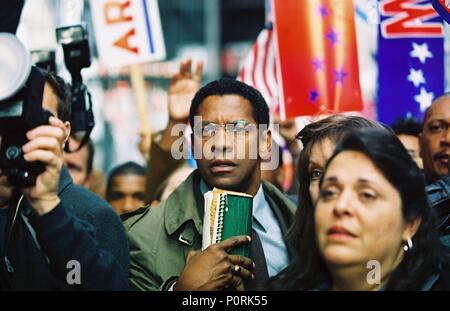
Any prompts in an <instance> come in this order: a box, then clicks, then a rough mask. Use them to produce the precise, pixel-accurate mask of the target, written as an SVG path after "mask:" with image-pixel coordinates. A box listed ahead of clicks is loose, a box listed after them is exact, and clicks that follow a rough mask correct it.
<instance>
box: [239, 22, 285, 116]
mask: <svg viewBox="0 0 450 311" xmlns="http://www.w3.org/2000/svg"><path fill="white" fill-rule="evenodd" d="M274 53H275V49H274V39H273V30H272V29H269V28H265V29H263V30H262V31H261V33H260V34H259V35H258V38H257V39H256V42H255V44H254V45H253V47H252V50H251V52H250V53H249V54H248V55H247V57H246V58H245V60H244V63H243V65H242V67H241V70H240V71H239V75H238V76H237V80H239V81H242V82H244V83H246V84H248V85H251V86H253V87H254V88H255V89H257V90H258V91H260V92H261V94H262V96H263V97H264V99H265V100H266V102H267V104H268V105H269V107H271V108H275V107H276V106H277V103H278V83H277V76H276V75H277V72H276V61H275V54H274Z"/></svg>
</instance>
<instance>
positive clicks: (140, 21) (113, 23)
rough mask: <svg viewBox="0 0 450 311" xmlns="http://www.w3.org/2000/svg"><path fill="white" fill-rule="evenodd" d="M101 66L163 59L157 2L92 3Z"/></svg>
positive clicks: (109, 0) (107, 0) (100, 0)
mask: <svg viewBox="0 0 450 311" xmlns="http://www.w3.org/2000/svg"><path fill="white" fill-rule="evenodd" d="M90 4H91V10H92V18H93V23H94V29H95V34H96V44H97V48H98V51H99V56H100V62H101V63H102V64H103V65H105V66H106V67H110V68H112V67H120V66H128V65H132V64H138V63H145V62H150V61H158V60H162V59H164V58H165V57H166V50H165V46H164V36H163V33H162V28H161V20H160V17H159V8H158V1H157V0H91V2H90Z"/></svg>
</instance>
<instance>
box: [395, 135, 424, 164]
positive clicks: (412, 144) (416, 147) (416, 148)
mask: <svg viewBox="0 0 450 311" xmlns="http://www.w3.org/2000/svg"><path fill="white" fill-rule="evenodd" d="M397 137H398V139H400V141H401V142H402V144H403V146H404V147H405V149H406V150H407V151H408V153H409V155H410V156H411V158H413V160H414V161H415V162H416V163H417V166H418V167H419V168H420V169H421V170H423V161H422V158H421V157H420V144H419V137H417V136H413V135H405V134H400V135H397Z"/></svg>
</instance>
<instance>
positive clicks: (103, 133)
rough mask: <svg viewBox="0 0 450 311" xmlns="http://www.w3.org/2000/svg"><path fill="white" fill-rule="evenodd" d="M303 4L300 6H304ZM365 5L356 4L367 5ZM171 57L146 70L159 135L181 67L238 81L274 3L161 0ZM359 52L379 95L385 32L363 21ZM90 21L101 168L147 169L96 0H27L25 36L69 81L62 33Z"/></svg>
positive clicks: (123, 72) (367, 84)
mask: <svg viewBox="0 0 450 311" xmlns="http://www.w3.org/2000/svg"><path fill="white" fill-rule="evenodd" d="M299 1H300V0H299ZM364 1H365V0H355V1H354V2H355V3H356V5H360V6H364V3H365V2H364ZM158 4H159V10H160V15H161V23H162V28H163V32H164V40H165V45H166V52H167V57H166V60H164V61H162V62H156V63H150V64H143V65H142V66H141V67H142V70H143V72H144V75H145V81H146V85H147V94H146V95H147V103H148V107H147V108H148V118H149V122H150V126H151V129H152V131H154V132H155V131H158V130H161V129H163V128H164V126H165V125H166V122H167V106H166V102H167V94H166V89H167V86H168V83H169V77H170V76H171V75H172V74H173V73H174V72H176V71H177V69H178V65H179V62H180V61H181V60H182V59H185V58H187V57H190V58H192V59H193V60H194V62H196V61H198V60H203V61H204V62H205V65H206V67H205V74H204V82H205V81H210V80H212V79H216V78H218V77H222V76H226V77H236V75H237V73H238V69H239V67H240V64H241V63H242V61H243V59H244V58H245V56H246V55H247V53H248V52H249V51H250V49H251V46H252V44H253V43H254V41H255V39H256V37H257V36H258V34H259V32H260V31H261V30H262V29H263V27H264V25H265V23H266V10H265V5H266V0H159V1H158ZM355 16H356V17H355V20H356V25H357V39H358V47H359V62H360V81H361V87H362V92H363V96H364V97H365V98H373V97H374V96H375V95H374V94H375V92H376V90H375V89H376V85H375V82H374V81H376V77H377V76H376V74H377V73H376V72H377V68H376V64H375V63H374V53H375V48H376V42H377V41H376V40H377V26H376V25H370V24H368V23H367V21H364V17H361V16H358V14H356V15H355ZM80 21H83V22H85V23H87V25H88V29H89V35H90V44H91V53H92V65H91V67H90V68H87V69H84V70H83V71H82V74H83V77H84V79H85V82H86V84H87V86H88V88H89V90H90V92H91V93H92V98H93V102H94V112H95V118H96V126H95V129H94V131H93V133H92V135H91V137H92V139H93V141H94V143H95V146H96V156H95V162H94V165H95V167H96V168H97V169H99V170H101V171H103V172H108V170H109V169H110V168H111V167H113V166H115V165H117V164H120V163H123V162H125V161H130V160H131V161H136V162H138V163H141V164H144V159H143V157H142V155H141V154H140V152H139V150H138V143H139V130H140V125H139V122H138V120H139V116H138V110H137V108H136V106H135V104H134V97H133V93H132V90H131V88H130V78H129V71H128V68H121V69H117V70H107V69H106V68H104V67H103V66H102V65H101V64H100V63H99V62H98V60H97V50H96V47H95V38H94V31H93V26H92V16H91V10H90V6H89V1H88V0H64V1H63V0H27V1H26V2H25V7H24V10H23V13H22V18H21V24H20V26H19V30H18V36H19V37H20V38H21V39H22V40H23V41H24V43H25V44H26V46H27V47H28V48H29V49H30V50H36V49H44V50H45V49H47V50H55V51H56V62H57V70H58V73H59V74H61V75H62V76H63V77H64V78H66V80H67V81H70V75H69V74H68V73H67V71H66V70H65V68H64V62H63V54H62V49H61V47H60V46H59V45H58V44H57V42H56V38H55V28H56V27H58V26H63V25H68V24H74V23H78V22H80ZM446 38H447V39H446V54H447V57H446V71H447V74H446V79H447V83H446V85H447V90H448V89H449V88H448V86H449V81H448V79H449V77H450V57H449V56H448V55H450V40H448V38H450V31H449V26H448V25H446Z"/></svg>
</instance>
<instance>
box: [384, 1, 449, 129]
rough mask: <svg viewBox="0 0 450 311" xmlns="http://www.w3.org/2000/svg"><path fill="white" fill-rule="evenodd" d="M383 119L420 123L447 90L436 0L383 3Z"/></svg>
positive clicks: (442, 39)
mask: <svg viewBox="0 0 450 311" xmlns="http://www.w3.org/2000/svg"><path fill="white" fill-rule="evenodd" d="M380 16H381V24H380V28H379V36H378V54H377V61H378V68H379V72H378V96H377V102H378V105H377V112H378V120H379V121H381V122H383V123H386V124H392V123H393V122H394V121H395V120H396V119H397V118H401V117H406V116H409V117H414V118H416V119H417V120H419V121H421V120H422V119H423V115H424V112H425V110H426V109H427V108H428V107H429V106H430V105H431V103H432V101H433V100H434V99H435V98H436V97H438V96H440V95H441V94H442V93H443V92H444V27H443V22H442V18H440V17H439V15H438V14H437V13H436V11H435V10H434V8H433V7H432V1H431V0H430V1H418V0H384V1H381V2H380Z"/></svg>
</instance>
